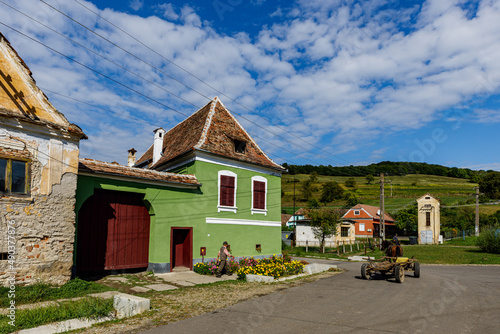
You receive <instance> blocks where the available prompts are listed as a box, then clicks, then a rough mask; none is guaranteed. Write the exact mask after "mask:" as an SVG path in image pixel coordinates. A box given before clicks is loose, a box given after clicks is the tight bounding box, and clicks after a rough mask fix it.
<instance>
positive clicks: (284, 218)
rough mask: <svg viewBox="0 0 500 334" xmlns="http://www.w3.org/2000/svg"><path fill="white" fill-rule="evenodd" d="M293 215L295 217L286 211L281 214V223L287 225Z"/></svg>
mask: <svg viewBox="0 0 500 334" xmlns="http://www.w3.org/2000/svg"><path fill="white" fill-rule="evenodd" d="M292 217H293V216H292V215H289V214H286V213H282V214H281V225H286V223H288V221H289V220H290V218H292Z"/></svg>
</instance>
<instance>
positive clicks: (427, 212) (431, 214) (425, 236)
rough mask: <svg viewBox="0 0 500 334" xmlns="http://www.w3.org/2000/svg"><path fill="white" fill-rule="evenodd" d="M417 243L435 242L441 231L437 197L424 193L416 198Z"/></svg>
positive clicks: (437, 240)
mask: <svg viewBox="0 0 500 334" xmlns="http://www.w3.org/2000/svg"><path fill="white" fill-rule="evenodd" d="M417 206H418V243H419V244H437V243H438V242H439V234H440V231H441V210H440V202H439V199H437V198H435V197H432V196H431V195H430V194H428V193H427V194H425V195H424V196H422V197H419V198H417Z"/></svg>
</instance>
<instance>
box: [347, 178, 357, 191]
mask: <svg viewBox="0 0 500 334" xmlns="http://www.w3.org/2000/svg"><path fill="white" fill-rule="evenodd" d="M345 186H346V187H349V188H354V187H356V180H355V179H354V178H353V177H351V178H349V179H347V180H346V181H345Z"/></svg>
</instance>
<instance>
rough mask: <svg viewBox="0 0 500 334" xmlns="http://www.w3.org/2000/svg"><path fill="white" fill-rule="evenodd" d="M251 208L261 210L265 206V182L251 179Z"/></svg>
mask: <svg viewBox="0 0 500 334" xmlns="http://www.w3.org/2000/svg"><path fill="white" fill-rule="evenodd" d="M253 208H254V209H262V210H264V209H265V208H266V183H265V182H260V181H253Z"/></svg>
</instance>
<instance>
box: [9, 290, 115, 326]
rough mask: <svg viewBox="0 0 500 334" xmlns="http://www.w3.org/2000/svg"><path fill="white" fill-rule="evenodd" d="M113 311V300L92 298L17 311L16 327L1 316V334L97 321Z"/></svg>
mask: <svg viewBox="0 0 500 334" xmlns="http://www.w3.org/2000/svg"><path fill="white" fill-rule="evenodd" d="M111 311H113V299H106V300H104V299H100V298H92V297H89V298H84V299H80V300H77V301H68V302H61V303H60V306H48V307H42V308H37V309H32V310H16V319H15V327H13V326H12V325H10V324H9V321H11V320H10V319H9V318H8V317H7V316H6V315H0V334H3V333H12V332H13V331H14V330H16V331H17V330H20V329H26V328H33V327H37V326H40V325H45V324H49V323H52V322H56V321H62V320H68V319H75V318H79V319H82V318H86V319H95V318H98V317H102V316H107V315H108V314H109V313H110V312H111Z"/></svg>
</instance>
